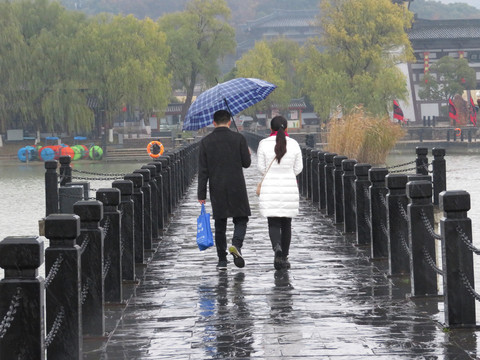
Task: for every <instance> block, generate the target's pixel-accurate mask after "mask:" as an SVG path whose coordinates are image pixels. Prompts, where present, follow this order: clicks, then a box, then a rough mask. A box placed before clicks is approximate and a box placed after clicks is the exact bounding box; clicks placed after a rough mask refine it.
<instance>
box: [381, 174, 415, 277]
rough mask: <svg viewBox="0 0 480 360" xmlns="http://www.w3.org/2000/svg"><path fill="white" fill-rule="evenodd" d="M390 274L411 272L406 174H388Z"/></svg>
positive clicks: (386, 179)
mask: <svg viewBox="0 0 480 360" xmlns="http://www.w3.org/2000/svg"><path fill="white" fill-rule="evenodd" d="M385 181H386V186H387V188H388V194H387V204H388V214H387V222H388V274H389V275H390V276H398V275H404V274H409V273H410V247H409V245H408V215H407V206H408V197H407V192H406V189H407V182H408V177H407V175H405V174H388V175H387V176H386V177H385Z"/></svg>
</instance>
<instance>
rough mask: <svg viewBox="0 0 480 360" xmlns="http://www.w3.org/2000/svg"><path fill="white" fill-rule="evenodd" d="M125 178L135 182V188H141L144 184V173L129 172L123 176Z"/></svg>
mask: <svg viewBox="0 0 480 360" xmlns="http://www.w3.org/2000/svg"><path fill="white" fill-rule="evenodd" d="M123 178H124V179H125V180H129V181H131V182H132V183H133V187H134V188H136V189H137V188H141V187H142V186H143V176H142V174H137V173H132V174H127V175H125V176H124V177H123Z"/></svg>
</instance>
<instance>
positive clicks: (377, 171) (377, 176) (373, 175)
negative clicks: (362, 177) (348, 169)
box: [368, 168, 388, 182]
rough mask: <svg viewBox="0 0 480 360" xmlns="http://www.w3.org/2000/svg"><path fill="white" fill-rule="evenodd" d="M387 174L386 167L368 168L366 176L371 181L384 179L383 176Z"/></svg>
mask: <svg viewBox="0 0 480 360" xmlns="http://www.w3.org/2000/svg"><path fill="white" fill-rule="evenodd" d="M387 175H388V170H387V169H386V168H371V169H369V170H368V178H369V179H370V181H372V182H381V181H385V176H387Z"/></svg>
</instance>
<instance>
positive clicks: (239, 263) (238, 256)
mask: <svg viewBox="0 0 480 360" xmlns="http://www.w3.org/2000/svg"><path fill="white" fill-rule="evenodd" d="M228 251H229V252H230V254H232V256H233V263H234V264H235V266H236V267H239V268H243V267H244V266H245V260H243V256H242V252H241V251H240V249H237V247H236V246H234V245H232V246H230V247H229V248H228Z"/></svg>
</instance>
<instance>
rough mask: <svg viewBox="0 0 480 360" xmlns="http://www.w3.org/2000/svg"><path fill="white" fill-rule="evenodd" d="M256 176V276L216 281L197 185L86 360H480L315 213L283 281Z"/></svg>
mask: <svg viewBox="0 0 480 360" xmlns="http://www.w3.org/2000/svg"><path fill="white" fill-rule="evenodd" d="M245 174H246V179H247V186H248V188H249V193H250V199H251V206H252V217H251V218H250V222H249V227H248V231H247V237H246V239H245V244H244V248H243V254H244V257H245V260H246V267H245V268H243V269H237V268H235V266H234V265H233V262H232V261H230V262H229V264H228V270H227V271H217V270H216V268H215V265H216V262H217V259H216V252H215V250H214V249H213V248H211V249H208V250H206V251H204V252H200V251H199V250H198V248H197V246H196V243H195V231H196V218H197V216H198V214H199V213H200V207H199V205H198V203H197V201H196V199H195V196H196V183H194V184H193V185H192V187H191V188H190V189H189V190H188V193H187V194H186V196H185V198H184V199H183V201H182V202H181V204H180V206H179V208H178V209H177V211H176V213H175V215H174V217H173V218H172V221H171V225H170V227H169V229H168V231H167V233H166V234H165V235H164V236H163V239H162V240H161V241H160V243H159V244H158V250H157V252H155V253H154V254H153V257H152V259H151V261H150V263H149V265H148V267H147V269H146V271H145V274H144V278H143V279H142V281H141V284H140V285H139V286H138V287H137V288H132V290H131V291H130V293H129V295H128V296H127V297H129V300H128V306H127V307H126V308H125V309H123V308H122V310H120V309H109V311H107V315H109V316H110V317H111V319H110V322H109V327H110V328H111V329H112V330H113V328H115V329H114V331H113V333H112V334H111V335H110V338H109V340H108V342H107V343H106V344H103V348H100V345H99V344H94V343H86V344H85V349H86V352H87V354H86V355H85V359H109V360H112V359H128V360H132V359H280V358H282V359H349V360H352V359H369V358H375V359H385V360H386V359H388V360H391V359H445V360H453V359H476V358H477V357H476V354H477V348H478V346H477V341H478V340H477V337H476V334H475V332H473V331H457V330H455V331H451V332H444V331H442V326H441V322H443V303H441V302H440V301H439V299H437V298H433V299H416V300H410V299H408V294H409V292H410V283H409V280H408V278H401V277H400V278H388V277H387V276H386V273H387V264H386V262H384V261H373V262H372V261H369V259H368V257H367V256H368V254H369V251H368V249H366V248H362V247H356V246H354V245H353V244H354V239H353V238H352V237H350V236H344V235H342V233H341V232H340V231H339V230H337V228H336V227H335V226H334V225H332V221H331V219H330V218H328V217H325V216H324V215H322V214H321V213H320V212H318V211H317V210H315V209H314V208H313V207H311V205H310V203H309V202H308V201H302V203H301V210H300V211H301V214H300V216H299V217H298V218H296V219H294V221H293V236H292V248H291V251H290V261H291V263H292V268H291V269H290V270H288V271H287V270H281V271H275V270H274V268H273V252H272V250H271V246H270V241H269V240H268V231H267V223H266V219H264V218H261V217H260V215H259V212H258V200H257V198H256V197H255V195H254V191H255V186H256V183H257V181H258V179H259V178H260V176H259V175H258V174H257V173H256V171H255V164H252V167H251V168H250V169H247V170H246V171H245ZM207 209H208V207H207ZM232 230H233V229H232V226H231V224H229V228H228V231H229V232H230V234H231V232H232ZM122 311H123V315H122V314H121V312H122ZM120 315H122V317H121V320H120V321H118V318H119V317H120ZM117 321H118V323H117ZM107 322H108V321H107Z"/></svg>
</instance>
